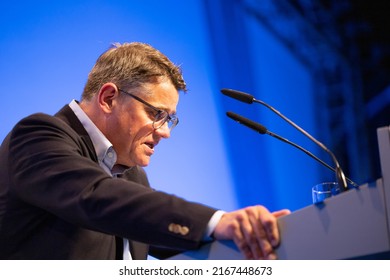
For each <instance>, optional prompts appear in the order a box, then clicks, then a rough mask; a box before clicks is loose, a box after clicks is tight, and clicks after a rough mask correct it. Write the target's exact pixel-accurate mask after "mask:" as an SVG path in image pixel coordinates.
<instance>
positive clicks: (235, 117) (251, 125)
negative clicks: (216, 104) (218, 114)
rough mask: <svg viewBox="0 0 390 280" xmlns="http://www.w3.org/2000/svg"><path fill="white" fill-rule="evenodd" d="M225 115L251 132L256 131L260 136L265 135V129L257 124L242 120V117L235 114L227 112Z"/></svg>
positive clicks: (245, 119)
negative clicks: (251, 130)
mask: <svg viewBox="0 0 390 280" xmlns="http://www.w3.org/2000/svg"><path fill="white" fill-rule="evenodd" d="M226 115H227V116H228V117H229V118H231V119H233V120H235V121H236V122H238V123H240V124H243V125H245V126H247V127H249V128H251V129H253V130H256V131H257V132H259V133H260V134H265V133H267V129H266V128H265V127H264V126H262V125H261V124H259V123H257V122H254V121H251V120H250V119H247V118H244V117H243V116H240V115H237V114H236V113H233V112H227V113H226Z"/></svg>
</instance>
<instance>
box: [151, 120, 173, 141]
mask: <svg viewBox="0 0 390 280" xmlns="http://www.w3.org/2000/svg"><path fill="white" fill-rule="evenodd" d="M155 132H156V133H157V134H158V135H160V136H161V137H162V138H169V137H171V130H170V129H169V127H168V123H164V124H163V125H162V126H161V127H159V128H157V129H156V130H155Z"/></svg>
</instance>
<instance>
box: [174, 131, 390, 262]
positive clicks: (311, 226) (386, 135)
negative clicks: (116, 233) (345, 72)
mask: <svg viewBox="0 0 390 280" xmlns="http://www.w3.org/2000/svg"><path fill="white" fill-rule="evenodd" d="M377 134H378V144H379V153H380V161H381V172H382V177H381V178H379V179H378V180H377V181H376V182H373V183H370V184H368V183H367V184H364V185H361V186H359V188H357V189H351V190H349V191H346V192H343V193H341V194H339V195H337V196H334V197H331V198H328V199H326V200H325V201H324V202H323V203H320V204H317V205H310V206H307V207H305V208H303V209H300V210H298V211H295V212H293V213H291V214H290V215H288V216H285V217H281V218H279V219H278V223H279V228H280V234H281V244H280V246H279V247H278V248H277V250H276V252H277V255H278V258H279V259H285V260H286V259H290V260H310V259H312V260H325V259H390V126H387V127H382V128H378V130H377ZM171 259H176V260H179V259H183V260H207V259H210V260H211V259H213V260H227V259H230V260H241V259H243V256H242V255H241V253H240V252H239V251H238V249H237V247H236V246H235V244H234V243H233V242H232V241H215V242H212V243H210V244H207V245H204V246H203V247H201V248H200V249H199V250H196V251H187V252H185V253H182V254H179V255H176V256H174V257H172V258H171Z"/></svg>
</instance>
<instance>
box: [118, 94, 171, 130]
mask: <svg viewBox="0 0 390 280" xmlns="http://www.w3.org/2000/svg"><path fill="white" fill-rule="evenodd" d="M118 90H119V91H120V92H123V93H124V94H127V95H129V96H131V97H133V98H134V99H135V100H137V101H139V102H141V103H142V104H144V105H146V106H147V107H149V108H150V109H152V110H154V111H155V112H156V114H155V115H154V120H153V128H154V129H159V128H160V127H162V126H163V125H164V124H165V123H167V124H168V128H169V130H170V131H171V130H172V129H173V128H174V127H175V126H176V125H177V124H178V123H179V118H178V117H177V116H176V115H170V114H169V113H168V112H167V111H165V110H162V109H159V108H156V107H154V106H153V105H152V104H149V103H148V102H146V101H145V100H143V99H141V98H139V97H138V96H136V95H134V94H131V93H129V92H127V91H124V90H122V89H120V88H118Z"/></svg>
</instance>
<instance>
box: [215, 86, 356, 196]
mask: <svg viewBox="0 0 390 280" xmlns="http://www.w3.org/2000/svg"><path fill="white" fill-rule="evenodd" d="M221 92H222V93H223V94H224V95H227V96H229V97H232V98H234V99H237V100H239V101H242V102H245V103H248V104H252V103H253V102H255V103H259V104H261V105H263V106H265V107H267V108H268V109H270V110H271V111H273V112H274V113H275V114H277V115H278V116H279V117H281V118H282V119H284V120H285V121H286V122H288V123H289V124H290V125H292V126H293V127H294V128H296V129H297V130H298V131H300V132H301V133H302V134H304V135H305V136H306V137H308V138H309V139H310V140H312V141H313V142H314V143H315V144H316V145H318V146H320V147H321V148H322V149H323V150H324V151H325V152H327V153H328V154H329V155H330V156H331V158H332V160H333V162H334V164H335V174H336V179H337V182H338V183H339V185H340V186H341V190H342V191H345V190H347V189H348V186H347V181H346V177H345V175H344V172H343V170H342V169H341V167H340V164H339V162H338V160H337V158H336V156H335V155H334V154H333V152H332V151H330V150H329V149H328V148H327V147H326V146H325V145H324V144H323V143H321V142H320V141H318V140H317V139H315V138H314V137H313V136H311V135H310V134H309V133H308V132H306V131H305V130H304V129H302V128H301V127H300V126H298V125H297V124H295V123H294V122H293V121H291V120H290V119H289V118H287V117H286V116H284V115H283V114H282V113H280V112H279V111H278V110H276V109H275V108H273V107H272V106H270V105H268V104H267V103H265V102H263V101H261V100H257V99H256V98H254V97H253V95H250V94H248V93H245V92H241V91H237V90H233V89H226V88H224V89H222V90H221ZM352 185H354V186H355V187H357V186H358V185H357V184H356V183H353V184H352Z"/></svg>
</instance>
